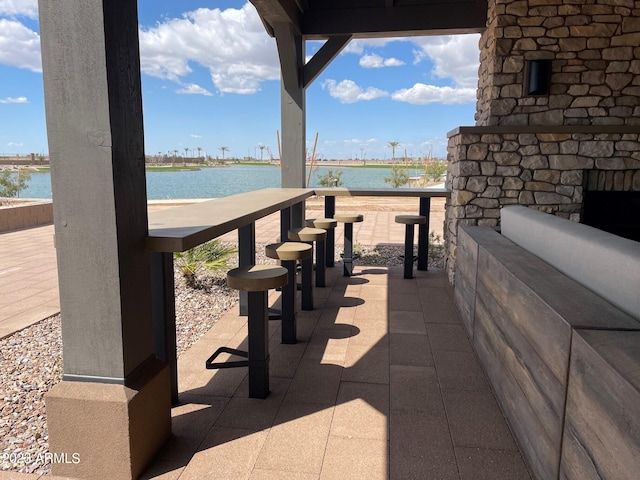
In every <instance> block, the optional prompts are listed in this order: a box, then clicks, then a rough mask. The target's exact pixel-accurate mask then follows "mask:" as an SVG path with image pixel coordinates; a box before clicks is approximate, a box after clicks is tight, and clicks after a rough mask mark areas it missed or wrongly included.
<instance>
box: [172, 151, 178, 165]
mask: <svg viewBox="0 0 640 480" xmlns="http://www.w3.org/2000/svg"><path fill="white" fill-rule="evenodd" d="M177 155H178V150H174V151H173V160H171V166H172V167H175V165H176V156H177Z"/></svg>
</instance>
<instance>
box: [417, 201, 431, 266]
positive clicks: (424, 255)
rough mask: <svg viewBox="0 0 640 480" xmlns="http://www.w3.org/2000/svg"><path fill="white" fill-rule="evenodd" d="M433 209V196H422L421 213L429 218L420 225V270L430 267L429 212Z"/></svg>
mask: <svg viewBox="0 0 640 480" xmlns="http://www.w3.org/2000/svg"><path fill="white" fill-rule="evenodd" d="M430 211H431V198H430V197H420V215H422V216H423V217H425V218H426V219H427V223H421V224H420V225H418V270H427V269H428V268H429V267H428V265H429V212H430Z"/></svg>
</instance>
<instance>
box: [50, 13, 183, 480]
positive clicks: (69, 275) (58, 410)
mask: <svg viewBox="0 0 640 480" xmlns="http://www.w3.org/2000/svg"><path fill="white" fill-rule="evenodd" d="M39 8H40V28H41V39H42V60H43V72H44V88H45V102H46V113H47V131H48V136H49V152H50V156H51V178H52V187H53V199H54V223H55V234H56V244H57V257H58V277H59V285H60V306H61V316H62V338H63V358H64V376H63V381H62V383H60V384H59V385H57V386H56V387H54V388H53V389H52V391H51V392H50V393H49V394H48V395H47V397H46V402H47V420H48V425H49V437H50V439H49V443H50V446H51V453H57V454H67V455H68V456H71V455H72V454H74V453H75V454H78V456H79V459H80V461H79V462H77V463H74V462H68V463H54V465H53V473H54V474H55V475H64V476H70V477H76V478H135V477H136V476H138V475H139V474H140V473H141V471H142V469H143V468H144V467H145V465H146V464H147V463H148V461H149V460H150V459H151V458H152V456H153V454H154V453H155V452H156V451H157V450H158V449H159V448H160V446H161V445H162V444H163V443H164V441H165V440H166V439H167V438H168V436H169V435H170V432H171V420H170V392H169V377H168V375H167V371H166V366H165V365H164V364H163V363H162V362H160V361H159V360H157V359H156V357H155V355H154V351H153V332H152V314H151V287H150V257H149V253H148V252H147V251H146V250H145V248H144V244H145V243H144V241H145V237H146V235H147V228H148V227H147V204H146V184H145V170H144V148H143V146H144V136H143V127H142V95H141V84H140V55H139V47H138V20H137V18H138V17H137V3H136V0H112V1H108V2H105V1H103V0H68V1H65V2H49V1H45V0H41V1H40V2H39ZM71 458H73V457H71Z"/></svg>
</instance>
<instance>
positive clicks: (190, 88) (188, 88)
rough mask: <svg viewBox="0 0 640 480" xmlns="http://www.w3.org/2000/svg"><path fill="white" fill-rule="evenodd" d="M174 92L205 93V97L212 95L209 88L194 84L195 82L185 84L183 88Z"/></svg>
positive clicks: (184, 93) (185, 93)
mask: <svg viewBox="0 0 640 480" xmlns="http://www.w3.org/2000/svg"><path fill="white" fill-rule="evenodd" d="M176 93H179V94H182V95H205V96H207V97H210V96H211V95H213V94H212V93H211V92H210V91H209V90H207V89H206V88H203V87H201V86H200V85H196V84H195V83H188V84H186V85H185V86H184V87H183V88H180V89H178V90H176Z"/></svg>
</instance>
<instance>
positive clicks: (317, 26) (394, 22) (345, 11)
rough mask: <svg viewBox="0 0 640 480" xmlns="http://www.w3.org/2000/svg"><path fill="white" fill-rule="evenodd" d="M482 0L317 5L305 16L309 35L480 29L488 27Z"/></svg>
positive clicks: (384, 34) (304, 26)
mask: <svg viewBox="0 0 640 480" xmlns="http://www.w3.org/2000/svg"><path fill="white" fill-rule="evenodd" d="M486 19H487V3H486V2H485V1H483V0H480V1H478V0H466V1H465V0H461V1H458V2H443V3H430V4H424V5H407V6H400V5H397V4H396V5H395V6H394V7H393V8H388V7H382V6H381V7H369V8H367V7H344V8H316V9H312V10H310V11H307V12H306V13H305V14H304V15H303V18H302V25H301V27H302V35H303V36H304V37H305V38H306V39H308V40H309V39H323V38H327V37H330V36H333V35H345V34H353V36H354V37H356V38H367V37H389V36H394V37H395V36H415V35H446V34H461V33H481V32H482V31H484V29H485V27H486Z"/></svg>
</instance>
